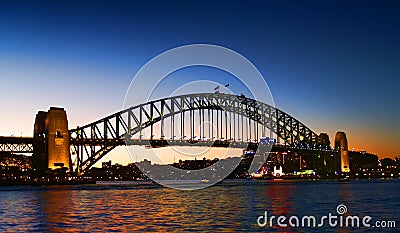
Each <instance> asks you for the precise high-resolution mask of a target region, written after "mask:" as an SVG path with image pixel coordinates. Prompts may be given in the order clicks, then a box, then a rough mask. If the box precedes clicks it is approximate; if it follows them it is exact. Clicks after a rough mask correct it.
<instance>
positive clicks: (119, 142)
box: [0, 137, 321, 153]
mask: <svg viewBox="0 0 400 233" xmlns="http://www.w3.org/2000/svg"><path fill="white" fill-rule="evenodd" d="M33 143H34V139H33V138H31V137H0V151H7V152H14V153H33ZM105 144H106V145H110V146H111V145H113V146H123V145H138V146H145V147H146V148H160V147H167V146H200V147H225V148H226V147H231V148H247V149H246V150H254V151H255V150H257V148H258V147H262V148H268V147H271V146H273V147H274V148H276V149H277V148H280V149H287V148H293V147H291V146H288V145H281V144H274V145H272V144H262V143H261V144H260V143H257V142H244V141H230V140H215V141H211V140H190V139H189V140H166V139H152V140H151V139H127V140H124V139H123V138H120V139H77V138H70V145H71V146H73V145H76V146H101V145H105ZM298 149H308V150H313V149H317V148H298ZM318 149H319V150H321V149H320V148H318Z"/></svg>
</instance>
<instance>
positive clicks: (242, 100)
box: [69, 93, 325, 173]
mask: <svg viewBox="0 0 400 233" xmlns="http://www.w3.org/2000/svg"><path fill="white" fill-rule="evenodd" d="M194 111H198V116H199V118H200V120H201V117H202V114H203V121H204V119H205V117H206V116H205V114H204V112H205V111H207V113H208V119H211V118H210V111H211V114H212V119H214V118H216V120H217V135H215V136H217V137H214V135H213V136H212V137H208V138H207V139H204V138H205V137H204V134H205V129H204V125H203V137H202V132H201V130H202V129H201V127H200V129H199V131H200V137H199V139H200V140H206V141H214V138H217V140H219V139H220V137H218V136H219V135H218V130H219V129H218V128H219V126H221V129H220V132H221V134H220V135H221V136H222V128H223V124H225V126H226V128H225V136H226V137H224V139H225V140H227V139H228V138H229V141H231V140H233V141H242V142H243V141H249V138H248V136H249V135H248V132H246V137H247V139H246V140H245V139H244V128H243V127H246V129H247V131H250V139H253V141H254V142H256V143H257V142H258V141H259V139H260V135H264V136H265V133H266V131H267V130H268V131H269V132H270V134H271V137H272V136H273V135H272V133H273V134H274V135H275V136H276V137H277V138H278V140H279V139H281V140H283V142H284V143H285V144H287V145H289V146H292V147H298V148H302V147H306V148H307V147H309V148H310V147H312V148H316V147H318V146H325V145H324V142H321V141H319V140H318V135H317V134H316V133H314V132H313V131H312V130H311V129H309V128H308V127H307V126H306V125H304V124H303V123H301V122H300V121H298V120H297V119H295V118H294V117H292V116H290V115H289V114H287V113H285V112H283V111H281V110H279V109H277V108H275V107H273V106H270V105H268V104H265V103H262V102H260V101H257V100H254V99H251V98H247V97H244V96H243V95H242V96H237V95H231V94H222V93H200V94H189V95H181V96H174V97H169V98H164V99H160V100H155V101H150V102H147V103H142V104H139V105H137V106H133V107H130V108H128V109H125V110H123V111H120V112H117V113H114V114H112V115H110V116H108V117H105V118H103V119H100V120H98V121H96V122H93V123H91V124H88V125H85V126H82V127H78V128H76V129H71V130H69V132H70V144H71V149H72V151H71V153H72V154H75V155H76V159H75V161H76V162H75V165H76V172H78V173H81V172H84V171H85V170H87V169H89V168H90V167H91V166H92V165H94V164H95V163H96V162H97V161H99V160H100V159H101V158H102V157H103V156H104V155H106V154H107V153H108V152H110V151H111V150H113V149H114V148H115V147H117V146H119V145H124V144H125V141H124V139H127V140H130V139H131V138H132V137H133V136H135V135H136V136H137V134H139V139H136V140H133V139H132V140H130V143H129V144H138V145H145V144H148V143H150V144H151V143H152V142H153V141H156V139H155V138H153V135H154V134H153V133H154V126H155V124H156V123H160V127H159V130H158V131H160V133H161V135H160V137H159V138H161V139H164V136H165V131H166V130H167V129H165V125H164V121H165V120H166V119H167V118H169V119H170V131H169V132H170V136H171V137H170V139H172V140H175V137H176V136H180V137H179V140H180V141H182V140H185V137H186V135H185V133H184V131H185V127H187V124H188V123H187V120H185V114H187V112H189V113H190V118H189V119H190V120H189V121H190V122H189V126H190V138H189V140H194V138H195V135H194V134H195V132H194V130H193V129H194V124H195V122H194V118H195V112H194ZM215 112H216V116H215ZM222 112H224V114H225V123H224V122H222V119H223V115H222ZM196 113H197V112H196ZM228 113H229V114H233V130H234V131H235V127H236V126H238V128H237V131H238V132H237V133H238V134H239V133H240V132H239V131H240V127H242V130H241V133H242V137H239V136H238V137H236V135H237V134H236V132H234V135H233V137H232V124H231V122H230V125H229V127H230V130H229V133H230V134H231V135H230V137H228V125H227V122H226V119H227V114H228ZM206 115H207V114H206ZM218 115H220V122H218ZM176 116H181V117H180V122H178V126H177V127H176V119H174V118H175V117H176ZM230 116H231V115H230ZM240 117H241V122H239V121H240ZM243 117H245V118H247V119H246V120H245V121H244V119H243ZM236 118H237V122H235V119H236ZM230 119H231V118H230ZM185 121H186V122H185ZM192 123H193V126H192ZM252 124H257V127H256V126H254V129H253V130H254V132H253V138H251V129H252V128H251V127H252ZM259 125H261V127H259ZM148 128H150V135H151V137H150V138H146V139H145V138H142V131H144V130H145V129H148ZM175 128H178V129H179V128H180V129H181V130H180V132H179V133H180V135H175ZM157 129H158V128H157ZM258 130H261V132H258ZM177 131H179V130H177ZM212 133H213V134H214V130H213V131H212ZM208 134H209V136H211V135H210V134H211V132H210V130H209V131H208ZM221 138H222V137H221Z"/></svg>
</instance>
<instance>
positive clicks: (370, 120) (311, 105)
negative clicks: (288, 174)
mask: <svg viewBox="0 0 400 233" xmlns="http://www.w3.org/2000/svg"><path fill="white" fill-rule="evenodd" d="M399 12H400V2H399V1H218V2H216V1H138V2H135V1H18V0H13V1H11V0H10V1H5V0H2V1H0V81H1V83H0V98H1V101H0V109H1V114H0V135H3V136H10V135H12V134H13V135H17V136H19V135H21V134H22V135H25V136H31V135H32V132H33V123H34V117H35V114H36V112H37V111H38V110H47V109H48V108H49V107H50V106H61V107H64V108H66V109H67V113H68V117H69V124H70V126H71V127H76V126H77V125H84V124H86V123H90V122H92V121H94V120H96V119H98V118H100V117H104V116H107V115H109V114H111V113H113V112H115V111H118V110H120V109H121V108H122V105H123V101H124V96H125V92H126V90H127V88H128V85H129V84H130V82H131V80H132V78H133V76H134V75H135V73H136V72H138V70H139V69H140V67H142V66H143V65H144V64H146V62H148V61H149V60H150V59H152V58H153V57H154V56H156V55H158V54H160V53H162V52H164V51H166V50H168V49H171V48H174V47H177V46H182V45H187V44H193V43H210V44H216V45H220V46H224V47H227V48H230V49H232V50H235V51H237V52H239V53H240V54H242V55H243V56H245V57H247V58H248V59H249V60H250V61H251V62H252V63H253V64H255V65H256V67H257V68H258V69H259V70H260V72H261V73H262V74H263V76H264V77H265V79H266V82H267V83H268V85H269V88H270V90H271V92H272V95H273V97H274V100H275V105H276V107H278V108H280V109H282V110H284V111H285V112H287V113H289V114H290V115H292V116H294V117H296V118H297V119H299V120H300V121H302V122H303V123H305V124H306V125H307V126H308V127H310V128H311V129H313V130H314V131H315V132H317V133H320V132H327V133H328V134H329V135H330V137H331V141H332V140H333V138H334V135H335V133H336V131H338V130H342V131H345V132H346V133H347V138H348V140H349V147H350V148H355V149H359V150H361V149H364V150H367V151H369V152H374V153H377V154H378V155H379V156H380V157H381V158H382V157H392V158H393V157H395V156H398V155H400V123H399V122H398V120H399V119H400V108H399V103H400V94H399V87H400V85H399V84H400V80H399V79H400V27H399V25H400V14H399ZM199 73H200V74H201V71H199V72H192V73H190V72H183V73H182V75H183V74H185V75H186V76H188V77H187V78H188V80H191V79H190V76H191V75H193V77H194V76H196V75H199ZM216 79H217V80H218V78H216ZM221 83H223V81H221ZM232 89H233V91H234V92H237V94H240V93H239V92H240V90H238V89H236V90H235V87H232Z"/></svg>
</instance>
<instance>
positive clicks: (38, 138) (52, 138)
mask: <svg viewBox="0 0 400 233" xmlns="http://www.w3.org/2000/svg"><path fill="white" fill-rule="evenodd" d="M33 137H34V141H35V143H34V153H33V162H34V165H35V167H36V169H37V170H38V171H45V170H47V169H52V170H54V169H58V168H64V169H66V170H67V171H72V162H71V157H70V154H69V132H68V120H67V113H66V111H65V110H64V109H63V108H55V107H51V108H50V110H49V111H48V112H43V111H40V112H39V113H38V114H37V115H36V120H35V129H34V135H33Z"/></svg>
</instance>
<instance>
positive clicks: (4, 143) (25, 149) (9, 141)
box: [0, 137, 34, 153]
mask: <svg viewBox="0 0 400 233" xmlns="http://www.w3.org/2000/svg"><path fill="white" fill-rule="evenodd" d="M33 142H34V140H33V138H31V137H0V151H6V152H14V153H33Z"/></svg>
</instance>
